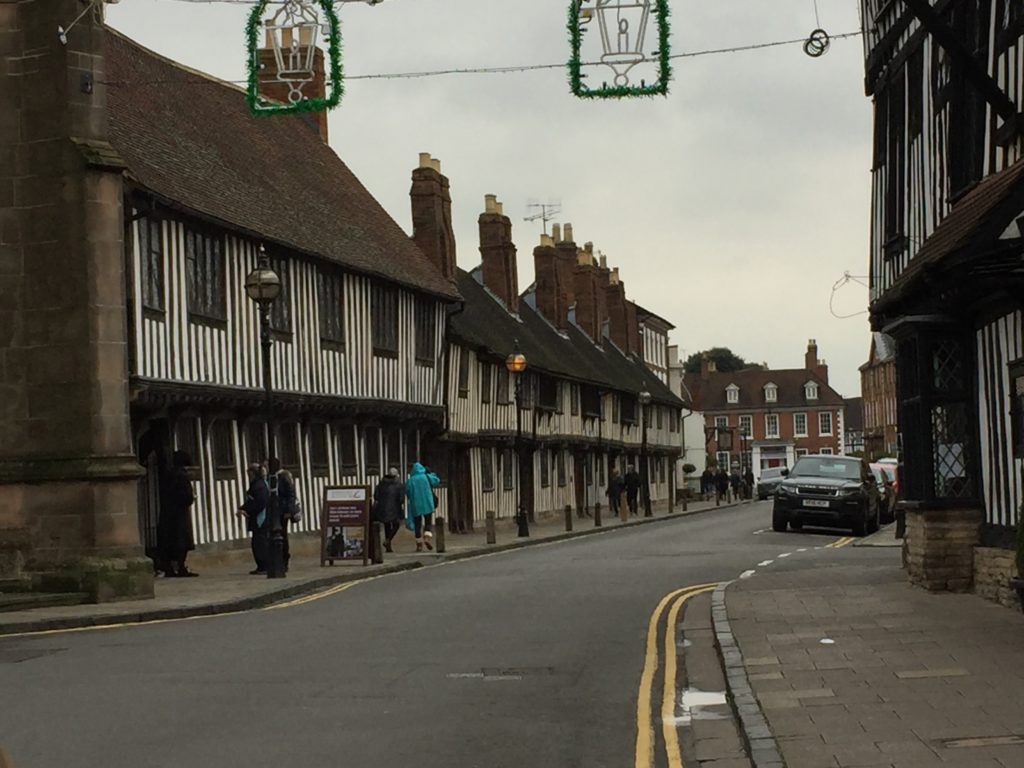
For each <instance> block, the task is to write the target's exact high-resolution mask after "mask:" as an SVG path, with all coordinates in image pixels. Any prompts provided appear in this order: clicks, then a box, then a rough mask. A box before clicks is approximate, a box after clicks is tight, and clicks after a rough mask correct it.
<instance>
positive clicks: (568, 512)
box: [565, 504, 572, 531]
mask: <svg viewBox="0 0 1024 768" xmlns="http://www.w3.org/2000/svg"><path fill="white" fill-rule="evenodd" d="M565 530H566V531H571V530H572V507H571V506H569V505H568V504H566V505H565Z"/></svg>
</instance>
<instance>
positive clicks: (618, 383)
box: [451, 269, 683, 408]
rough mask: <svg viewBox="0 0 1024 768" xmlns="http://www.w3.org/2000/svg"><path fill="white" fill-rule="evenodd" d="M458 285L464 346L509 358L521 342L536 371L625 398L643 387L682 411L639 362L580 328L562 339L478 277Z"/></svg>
mask: <svg viewBox="0 0 1024 768" xmlns="http://www.w3.org/2000/svg"><path fill="white" fill-rule="evenodd" d="M457 284H458V289H459V293H461V294H462V297H463V300H464V304H463V307H462V310H461V311H457V312H455V313H454V314H452V317H451V329H452V333H453V335H454V336H455V337H457V338H458V339H459V340H461V341H462V342H464V343H466V344H468V345H470V346H472V347H474V348H476V349H478V350H484V351H485V352H487V353H489V354H491V355H492V356H494V357H499V358H504V357H505V356H506V355H507V354H508V353H509V352H511V351H512V347H513V344H514V343H515V341H516V340H518V342H519V349H520V350H521V351H522V353H523V354H524V355H526V359H527V362H528V364H529V366H530V369H531V370H537V371H541V372H543V373H548V374H552V375H554V376H559V377H564V378H568V379H574V380H576V381H582V382H586V383H589V384H596V385H598V386H601V387H605V388H609V389H615V390H618V391H621V392H633V393H636V392H639V391H640V390H641V389H643V388H644V387H646V388H647V391H648V392H650V393H651V396H652V398H653V399H654V400H656V401H658V402H660V403H663V404H666V405H671V406H673V407H677V408H678V407H682V405H683V401H682V400H681V399H680V398H679V397H678V396H677V395H675V394H673V393H672V390H671V389H669V388H668V387H667V386H666V385H665V384H664V383H662V381H661V380H660V379H659V378H658V377H657V376H655V375H654V373H653V372H652V371H651V370H650V369H649V368H648V367H647V366H646V365H644V364H643V363H642V362H641V361H640V360H638V359H636V358H630V357H627V356H626V355H624V354H623V353H622V352H621V351H620V350H619V349H618V348H616V347H615V345H614V344H612V343H611V342H610V341H608V340H607V339H605V340H604V343H603V344H602V345H601V347H600V348H598V347H597V346H595V345H594V343H593V342H592V341H591V340H590V338H589V337H588V336H587V335H586V334H585V333H583V331H581V330H580V329H579V328H577V327H575V326H570V328H569V330H568V332H567V334H566V336H563V335H562V334H560V333H559V332H558V331H556V330H555V328H554V327H553V326H552V325H551V324H550V323H549V322H548V321H547V320H546V319H545V318H544V317H543V316H542V315H541V314H540V313H539V312H538V311H537V310H536V309H534V308H533V307H532V306H530V304H529V303H528V301H527V298H525V297H528V296H529V295H530V291H527V292H526V294H524V298H521V299H520V301H519V319H516V318H515V317H513V316H512V315H511V314H510V313H509V312H508V311H507V310H506V309H505V307H504V306H503V305H502V304H501V303H500V302H499V301H498V300H497V299H496V298H495V297H494V296H493V295H491V293H490V292H488V291H487V290H486V289H485V288H484V287H483V285H481V284H480V283H479V282H478V281H477V280H476V278H475V277H474V275H473V273H469V272H466V271H465V270H462V269H460V270H458V277H457Z"/></svg>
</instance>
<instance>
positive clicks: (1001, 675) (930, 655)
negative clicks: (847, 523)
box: [726, 547, 1024, 768]
mask: <svg viewBox="0 0 1024 768" xmlns="http://www.w3.org/2000/svg"><path fill="white" fill-rule="evenodd" d="M823 554H824V553H821V552H818V553H806V554H805V555H800V556H799V557H797V556H794V557H792V558H790V560H787V561H786V562H785V564H780V565H779V566H778V567H776V566H772V567H771V568H769V569H765V570H759V571H758V572H757V574H756V575H755V576H753V577H752V578H749V579H746V580H743V581H739V582H735V583H733V584H732V585H731V586H730V587H729V589H728V590H727V592H726V607H727V609H728V617H729V621H730V623H731V625H732V631H733V633H734V634H735V637H736V638H737V640H738V642H739V645H740V648H741V650H742V652H743V656H744V660H745V663H746V667H747V671H748V673H749V678H750V682H751V685H752V687H753V689H754V692H755V693H756V695H757V698H758V700H759V701H760V703H761V706H762V707H763V709H764V712H765V714H766V715H767V718H768V721H769V725H770V727H771V730H772V732H773V733H774V734H775V736H776V738H777V740H778V744H779V746H780V748H781V750H782V753H783V756H784V758H785V760H786V764H787V766H788V768H839V767H842V768H846V767H847V766H849V767H850V768H853V767H854V766H889V767H890V768H925V767H928V768H931V767H935V768H938V767H939V766H941V767H942V768H1020V767H1021V766H1024V664H1022V662H1024V616H1022V615H1021V613H1020V612H1019V611H1012V610H1009V609H1007V608H1003V607H1001V606H999V605H996V604H994V603H990V602H987V601H985V600H983V599H981V598H979V597H976V596H974V595H954V594H938V595H933V594H929V593H927V592H925V591H923V590H921V589H918V588H915V587H911V586H910V585H909V584H908V583H907V580H906V576H905V574H904V572H903V570H902V569H901V567H900V552H899V550H898V549H873V548H866V549H854V548H849V547H848V548H844V549H840V550H829V552H828V557H827V559H826V560H824V561H823V560H822V559H821V556H822V555H823ZM801 558H807V559H804V560H803V561H801ZM810 558H813V560H810V561H808V560H809V559H810Z"/></svg>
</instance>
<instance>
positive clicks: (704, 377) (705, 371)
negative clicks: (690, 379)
mask: <svg viewBox="0 0 1024 768" xmlns="http://www.w3.org/2000/svg"><path fill="white" fill-rule="evenodd" d="M717 371H718V364H717V363H716V362H715V361H714V360H712V359H711V358H710V357H708V356H707V355H703V356H702V357H701V359H700V378H701V381H710V379H711V374H713V373H716V372H717Z"/></svg>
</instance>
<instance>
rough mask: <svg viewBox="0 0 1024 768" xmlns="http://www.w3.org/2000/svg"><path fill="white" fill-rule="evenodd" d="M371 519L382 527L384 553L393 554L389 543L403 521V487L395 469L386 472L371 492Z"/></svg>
mask: <svg viewBox="0 0 1024 768" xmlns="http://www.w3.org/2000/svg"><path fill="white" fill-rule="evenodd" d="M373 519H374V521H375V522H378V523H382V524H383V525H384V551H385V552H393V551H394V550H393V549H392V548H391V542H392V540H394V538H395V536H396V535H397V534H398V531H399V530H400V529H401V527H402V522H403V521H404V520H405V486H404V485H403V484H402V481H401V480H399V479H398V470H397V469H396V468H395V467H391V469H389V470H388V473H387V474H386V475H385V476H384V477H383V478H382V479H381V481H380V482H379V483H377V487H376V489H374V491H373Z"/></svg>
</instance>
